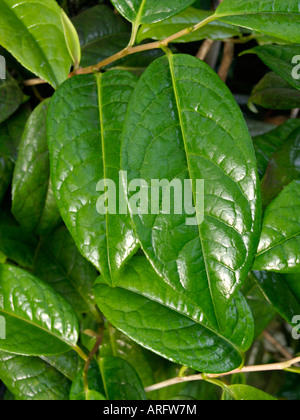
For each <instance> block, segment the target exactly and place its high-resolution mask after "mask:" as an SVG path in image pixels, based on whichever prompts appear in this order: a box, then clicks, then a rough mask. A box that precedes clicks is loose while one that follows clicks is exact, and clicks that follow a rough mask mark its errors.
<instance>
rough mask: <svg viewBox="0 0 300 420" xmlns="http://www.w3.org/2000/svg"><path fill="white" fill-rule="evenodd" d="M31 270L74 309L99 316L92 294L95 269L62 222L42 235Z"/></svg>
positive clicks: (95, 274) (95, 275) (95, 276)
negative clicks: (61, 224)
mask: <svg viewBox="0 0 300 420" xmlns="http://www.w3.org/2000/svg"><path fill="white" fill-rule="evenodd" d="M34 274H35V275H36V276H37V277H38V278H40V279H42V280H44V281H45V282H46V283H48V284H50V285H51V286H52V287H53V288H54V289H55V290H56V291H57V292H58V293H60V294H61V295H62V296H63V297H64V298H65V299H66V300H67V301H68V302H70V303H71V305H72V307H73V308H74V309H75V310H76V311H77V312H79V313H83V312H88V311H89V310H90V311H91V312H92V313H93V314H95V316H96V317H98V315H97V311H96V309H95V304H94V297H93V294H92V286H93V284H94V283H95V280H96V278H97V271H96V269H95V268H94V267H93V266H92V265H91V264H90V263H89V262H88V261H87V260H86V259H85V258H83V257H82V255H81V254H80V253H79V251H78V249H77V247H76V245H75V242H74V241H73V239H72V237H71V236H70V234H69V232H68V230H67V229H66V228H65V227H64V226H63V227H60V228H58V229H56V230H55V231H54V232H53V234H51V235H49V236H46V237H45V238H43V239H42V242H41V245H40V247H39V251H38V253H37V255H36V258H35V264H34Z"/></svg>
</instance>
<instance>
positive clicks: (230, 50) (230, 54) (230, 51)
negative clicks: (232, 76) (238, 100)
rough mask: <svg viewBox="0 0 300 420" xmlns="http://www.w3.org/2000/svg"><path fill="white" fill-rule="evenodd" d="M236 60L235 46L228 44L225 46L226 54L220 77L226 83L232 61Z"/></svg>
mask: <svg viewBox="0 0 300 420" xmlns="http://www.w3.org/2000/svg"><path fill="white" fill-rule="evenodd" d="M233 59H234V44H232V43H226V44H224V53H223V59H222V63H221V66H220V70H219V77H220V79H221V80H223V82H224V83H225V82H226V80H227V77H228V73H229V70H230V67H231V65H232V61H233Z"/></svg>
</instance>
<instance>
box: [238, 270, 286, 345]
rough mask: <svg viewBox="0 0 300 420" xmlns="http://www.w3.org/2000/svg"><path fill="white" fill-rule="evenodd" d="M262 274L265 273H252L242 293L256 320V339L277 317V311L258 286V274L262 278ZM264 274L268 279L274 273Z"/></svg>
mask: <svg viewBox="0 0 300 420" xmlns="http://www.w3.org/2000/svg"><path fill="white" fill-rule="evenodd" d="M262 273H263V272H254V273H253V272H251V273H250V274H249V276H248V279H247V281H246V283H245V285H244V286H243V288H242V293H243V295H244V296H245V298H246V300H247V303H248V305H249V307H250V309H251V312H252V315H253V318H254V324H255V334H254V336H255V338H258V337H259V336H260V335H261V334H262V332H263V331H264V330H265V329H266V327H267V326H268V325H269V324H270V322H271V321H272V320H273V318H274V317H275V315H276V310H275V309H274V307H273V305H271V304H270V302H269V301H268V300H267V299H266V297H265V295H264V294H263V293H262V290H261V288H260V287H259V286H258V284H257V276H256V274H257V275H258V276H260V275H263V274H262ZM264 273H265V275H266V277H268V276H272V275H273V273H267V272H264ZM277 275H278V274H277Z"/></svg>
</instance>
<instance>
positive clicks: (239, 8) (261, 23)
mask: <svg viewBox="0 0 300 420" xmlns="http://www.w3.org/2000/svg"><path fill="white" fill-rule="evenodd" d="M216 18H218V19H221V20H222V21H224V22H227V23H230V24H232V25H237V26H242V27H244V28H247V29H251V30H254V31H257V32H263V33H264V34H266V35H270V36H274V37H276V38H280V39H284V40H286V41H288V42H294V43H299V42H300V31H299V24H300V19H299V18H300V10H299V3H298V0H224V1H223V2H222V3H221V4H220V6H219V7H218V9H217V11H216Z"/></svg>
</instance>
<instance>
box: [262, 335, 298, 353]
mask: <svg viewBox="0 0 300 420" xmlns="http://www.w3.org/2000/svg"><path fill="white" fill-rule="evenodd" d="M263 335H264V337H265V339H266V340H267V341H269V343H271V344H272V345H273V346H274V347H275V348H276V349H277V350H278V351H279V353H281V354H282V356H283V357H284V358H286V359H291V358H293V355H292V354H291V353H290V352H289V351H287V350H286V349H285V348H284V347H283V346H282V345H281V344H280V343H278V341H277V340H276V339H275V338H274V337H272V336H271V334H269V333H268V331H264V333H263Z"/></svg>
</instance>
